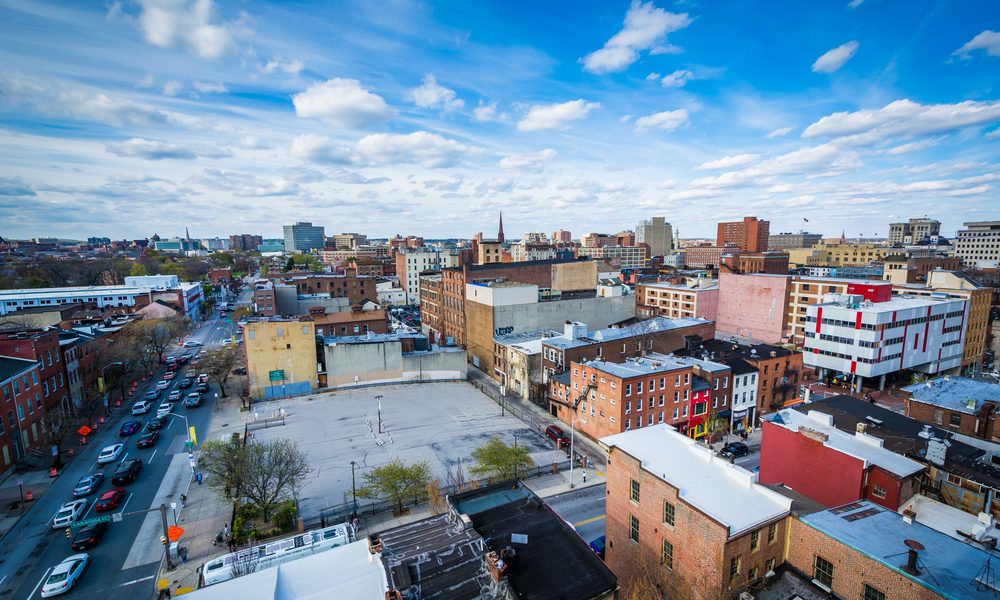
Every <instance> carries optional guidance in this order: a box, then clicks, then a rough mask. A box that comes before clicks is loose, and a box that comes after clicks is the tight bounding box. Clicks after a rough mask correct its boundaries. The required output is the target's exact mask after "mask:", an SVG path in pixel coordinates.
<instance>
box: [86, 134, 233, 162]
mask: <svg viewBox="0 0 1000 600" xmlns="http://www.w3.org/2000/svg"><path fill="white" fill-rule="evenodd" d="M105 148H106V149H107V151H108V152H110V153H111V154H115V155H117V156H124V157H132V158H144V159H146V160H163V159H176V160H192V159H195V158H223V157H226V156H230V153H229V152H228V151H225V150H219V149H212V148H192V147H185V146H178V145H176V144H168V143H166V142H161V141H158V140H148V139H145V138H131V139H128V140H125V141H124V142H116V143H112V144H107V145H106V146H105Z"/></svg>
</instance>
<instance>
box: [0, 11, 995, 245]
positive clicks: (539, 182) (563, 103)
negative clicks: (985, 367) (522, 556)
mask: <svg viewBox="0 0 1000 600" xmlns="http://www.w3.org/2000/svg"><path fill="white" fill-rule="evenodd" d="M0 40H2V41H0V130H2V132H0V235H2V236H10V237H32V236H49V235H55V236H62V237H86V236H89V235H109V236H111V237H115V238H121V237H129V238H132V237H141V236H147V235H151V234H152V233H154V232H156V233H159V234H160V235H161V236H163V235H176V234H179V233H182V232H183V230H184V227H185V226H188V227H190V229H191V232H192V235H198V236H205V237H207V236H215V235H229V234H232V233H240V232H252V233H261V234H263V235H265V236H275V237H277V236H279V234H280V230H281V225H282V224H283V223H289V222H293V221H296V220H311V221H312V222H314V223H317V224H322V225H324V226H325V227H326V228H327V231H328V233H333V232H337V231H361V232H366V233H368V234H369V235H371V236H387V235H392V234H395V233H401V234H404V235H405V234H415V235H423V236H426V237H453V236H454V237H460V236H461V237H471V235H472V234H473V233H475V232H476V231H480V230H485V231H486V232H487V233H492V231H493V230H494V229H495V223H496V212H497V210H498V209H503V210H504V213H505V215H504V221H505V228H506V230H507V233H508V236H509V235H510V234H520V233H521V232H525V231H538V230H541V231H547V232H551V231H552V230H554V229H558V228H563V229H569V230H570V231H572V232H573V233H574V235H576V236H579V235H581V234H583V233H586V232H588V231H605V232H615V231H618V230H621V229H629V228H633V227H634V226H635V224H636V222H637V221H638V220H640V219H642V218H647V217H649V216H653V215H663V216H666V217H667V219H668V220H670V221H671V222H672V223H673V224H674V225H675V226H676V227H678V228H679V229H680V233H681V235H682V236H683V237H695V236H702V235H705V236H709V235H712V234H713V233H714V231H715V223H716V222H717V221H719V220H724V219H730V218H738V217H741V216H743V215H756V216H758V217H760V218H766V219H769V220H771V222H772V226H771V229H772V231H791V230H798V229H800V228H801V227H802V226H803V218H807V219H809V223H808V224H807V227H808V229H810V230H813V231H818V232H821V233H826V234H831V235H832V234H839V233H840V232H841V231H842V230H844V231H846V232H847V233H848V235H849V236H855V235H859V234H863V235H866V236H874V235H881V236H884V235H885V234H886V232H887V223H888V222H889V221H891V220H897V219H906V218H909V217H918V216H922V215H929V216H933V217H936V218H938V219H940V220H941V221H942V222H943V224H944V225H943V229H944V231H945V233H946V234H947V235H950V234H952V233H953V232H954V231H955V230H956V229H957V228H959V227H960V226H961V223H962V222H963V221H968V220H985V219H997V218H1000V196H998V194H997V191H996V186H997V180H998V179H1000V169H998V168H997V162H998V156H1000V150H998V148H1000V146H998V145H1000V3H997V2H992V1H990V2H982V1H981V0H978V1H971V0H970V1H953V2H948V1H937V2H934V1H924V0H910V1H907V2H898V1H897V2H893V1H888V0H863V1H859V0H837V1H818V0H817V1H815V2H797V1H787V2H776V1H772V2H751V1H749V0H742V1H741V0H731V1H712V2H709V1H703V2H699V1H685V2H660V1H657V2H627V1H625V2H611V1H606V2H592V3H580V2H536V3H524V2H519V3H515V2H464V1H463V2H458V1H453V2H438V3H418V2H408V1H404V0H398V1H391V2H375V1H359V2H332V1H323V2H307V1H301V2H284V3H268V2H260V1H257V0H245V1H243V2H236V1H223V0H216V1H214V2H213V1H212V0H195V1H189V0H139V1H135V2H126V1H122V2H108V3H90V2H61V3H56V2H39V1H37V0H35V1H32V0H0Z"/></svg>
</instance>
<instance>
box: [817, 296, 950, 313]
mask: <svg viewBox="0 0 1000 600" xmlns="http://www.w3.org/2000/svg"><path fill="white" fill-rule="evenodd" d="M835 296H837V297H838V298H839V299H837V300H833V301H824V302H820V303H818V304H812V305H810V306H809V308H810V310H813V308H812V307H813V306H822V307H840V308H850V309H851V310H852V311H858V312H862V313H886V312H895V311H897V310H907V309H912V308H926V307H928V306H934V305H936V304H941V303H943V302H956V303H957V302H962V300H958V299H955V298H947V297H944V298H939V297H936V296H906V295H897V296H893V297H892V299H891V300H886V301H885V302H867V301H864V300H862V301H861V302H860V303H851V304H849V303H848V302H847V298H848V297H860V294H835Z"/></svg>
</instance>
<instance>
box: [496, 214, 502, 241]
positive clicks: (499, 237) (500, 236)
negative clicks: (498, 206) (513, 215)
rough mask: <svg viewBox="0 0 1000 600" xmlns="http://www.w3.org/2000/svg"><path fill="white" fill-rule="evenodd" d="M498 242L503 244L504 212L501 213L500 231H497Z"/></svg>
mask: <svg viewBox="0 0 1000 600" xmlns="http://www.w3.org/2000/svg"><path fill="white" fill-rule="evenodd" d="M497 241H498V242H500V243H501V244H502V243H503V211H502V210H501V211H500V230H499V231H497Z"/></svg>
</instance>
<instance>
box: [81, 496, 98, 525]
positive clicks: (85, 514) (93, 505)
mask: <svg viewBox="0 0 1000 600" xmlns="http://www.w3.org/2000/svg"><path fill="white" fill-rule="evenodd" d="M95 506H97V501H96V500H95V501H94V502H91V503H90V508H88V509H87V512H85V513H83V519H86V518H87V515H89V514H90V511H92V510H94V507H95ZM83 519H80V520H81V521H82V520H83Z"/></svg>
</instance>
